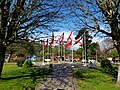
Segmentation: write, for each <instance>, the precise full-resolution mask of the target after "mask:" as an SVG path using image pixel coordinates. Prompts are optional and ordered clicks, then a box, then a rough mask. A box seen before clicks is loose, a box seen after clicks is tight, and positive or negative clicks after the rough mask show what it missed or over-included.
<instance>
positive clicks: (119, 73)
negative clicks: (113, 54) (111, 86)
mask: <svg viewBox="0 0 120 90" xmlns="http://www.w3.org/2000/svg"><path fill="white" fill-rule="evenodd" d="M116 49H117V51H118V54H119V62H120V40H118V41H117V45H116ZM117 85H120V64H119V67H118V76H117Z"/></svg>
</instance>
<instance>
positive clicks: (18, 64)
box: [16, 60, 24, 67]
mask: <svg viewBox="0 0 120 90" xmlns="http://www.w3.org/2000/svg"><path fill="white" fill-rule="evenodd" d="M23 63H24V60H20V61H17V63H16V64H17V66H18V67H22V66H23Z"/></svg>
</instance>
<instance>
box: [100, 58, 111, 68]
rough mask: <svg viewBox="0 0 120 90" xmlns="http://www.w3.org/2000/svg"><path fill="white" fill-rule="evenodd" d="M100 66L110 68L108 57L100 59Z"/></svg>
mask: <svg viewBox="0 0 120 90" xmlns="http://www.w3.org/2000/svg"><path fill="white" fill-rule="evenodd" d="M101 67H102V68H106V67H107V68H112V64H111V63H110V61H109V60H108V59H105V60H102V61H101Z"/></svg>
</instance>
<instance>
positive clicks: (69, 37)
mask: <svg viewBox="0 0 120 90" xmlns="http://www.w3.org/2000/svg"><path fill="white" fill-rule="evenodd" d="M71 35H72V31H71V32H70V35H69V36H68V38H67V41H68V40H69V39H71Z"/></svg>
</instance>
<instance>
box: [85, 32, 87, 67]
mask: <svg viewBox="0 0 120 90" xmlns="http://www.w3.org/2000/svg"><path fill="white" fill-rule="evenodd" d="M84 46H85V66H86V61H87V60H86V55H87V54H86V35H85V32H84Z"/></svg>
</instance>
